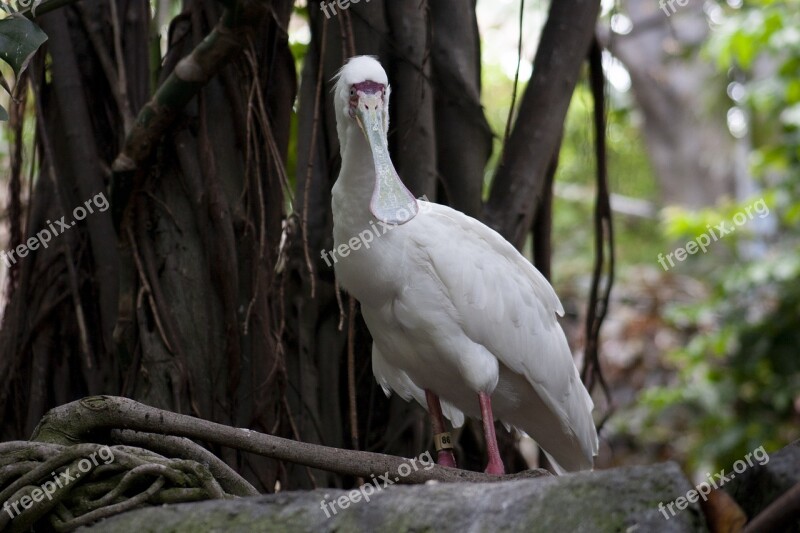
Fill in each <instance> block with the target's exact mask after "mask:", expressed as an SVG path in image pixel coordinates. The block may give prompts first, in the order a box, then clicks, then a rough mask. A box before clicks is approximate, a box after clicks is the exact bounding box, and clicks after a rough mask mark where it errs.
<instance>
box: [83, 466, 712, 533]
mask: <svg viewBox="0 0 800 533" xmlns="http://www.w3.org/2000/svg"><path fill="white" fill-rule="evenodd" d="M691 488H692V487H691V485H690V483H689V481H688V480H687V479H686V478H685V477H684V475H683V473H682V472H681V470H680V468H679V467H678V465H676V464H675V463H662V464H658V465H653V466H646V467H645V466H639V467H628V468H619V469H615V470H603V471H598V472H593V473H580V474H573V475H568V476H562V477H549V478H539V479H525V480H519V481H506V482H499V483H476V484H472V483H452V484H443V483H439V484H429V485H416V486H410V485H404V486H400V485H393V486H390V487H387V488H386V489H383V488H381V490H375V492H374V494H372V495H369V494H368V493H369V490H370V489H368V488H366V486H365V487H363V489H364V493H365V494H367V496H369V501H365V500H364V499H363V495H362V493H360V492H358V491H355V492H353V491H344V490H333V489H319V490H315V491H308V492H283V493H279V494H272V495H265V496H259V497H255V498H243V499H238V500H228V501H220V500H217V501H207V502H197V503H187V504H181V505H172V506H163V507H157V508H145V509H139V510H135V511H131V512H129V513H125V514H123V515H119V516H116V517H113V518H110V519H108V520H105V521H103V522H100V523H98V524H95V525H94V526H92V527H90V528H85V529H84V530H83V531H92V532H104V531H108V532H113V533H147V532H151V531H152V532H155V531H158V532H162V531H163V532H190V533H198V532H201V531H202V532H206V531H225V532H240V531H241V532H251V531H258V532H271V531H275V532H278V531H280V532H287V531H288V532H292V531H347V532H349V531H436V532H442V531H459V532H461V531H464V532H473V531H474V532H479V531H526V532H529V531H547V532H551V531H553V532H569V531H586V532H591V533H596V532H616V531H619V532H633V531H637V532H642V533H643V532H651V531H658V532H671V531H675V532H687V531H689V532H691V531H707V529H706V525H705V519H704V518H703V515H702V512H701V510H700V507H699V505H698V504H696V503H695V504H690V505H689V507H688V508H686V509H684V510H682V511H679V512H677V513H676V515H675V516H671V517H670V518H669V519H666V518H664V514H662V512H659V509H658V504H659V502H663V503H664V504H665V505H666V504H668V503H669V502H671V501H672V500H674V499H676V498H677V497H679V496H683V495H685V494H686V493H687V492H688V491H689V490H691ZM348 494H353V495H355V494H357V495H358V498H357V499H358V500H359V501H353V502H352V503H350V502H347V508H346V509H342V508H341V507H340V506H339V504H338V503H337V504H335V505H336V513H335V514H334V513H333V510H332V509H331V507H330V505H331V503H330V502H333V501H334V500H336V499H338V498H341V497H342V496H345V495H348ZM355 499H356V498H353V500H355ZM323 501H326V502H329V503H328V505H327V512H328V514H329V515H330V517H328V516H326V513H325V511H323V510H322V508H321V507H322V502H323ZM342 503H346V502H345V500H344V499H342Z"/></svg>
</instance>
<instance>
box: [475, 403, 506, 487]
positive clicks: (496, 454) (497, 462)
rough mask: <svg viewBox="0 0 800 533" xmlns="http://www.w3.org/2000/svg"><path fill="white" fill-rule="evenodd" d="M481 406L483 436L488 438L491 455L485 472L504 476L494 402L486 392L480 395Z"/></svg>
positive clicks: (487, 446) (487, 445)
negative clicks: (495, 422) (496, 431)
mask: <svg viewBox="0 0 800 533" xmlns="http://www.w3.org/2000/svg"><path fill="white" fill-rule="evenodd" d="M478 401H480V404H481V418H482V419H483V435H484V437H485V438H486V450H487V451H488V453H489V464H488V465H486V470H485V472H486V473H487V474H494V475H495V476H502V475H503V474H505V473H506V469H505V468H504V467H503V460H502V459H500V449H499V448H498V447H497V436H496V435H495V433H494V415H493V414H492V400H491V397H490V396H489V395H488V394H486V393H485V392H479V393H478Z"/></svg>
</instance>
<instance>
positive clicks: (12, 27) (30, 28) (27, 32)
mask: <svg viewBox="0 0 800 533" xmlns="http://www.w3.org/2000/svg"><path fill="white" fill-rule="evenodd" d="M46 40H47V35H45V33H44V32H43V31H42V30H41V29H40V28H39V26H37V25H36V24H34V23H33V22H31V21H30V20H28V19H27V18H25V17H24V16H22V15H19V14H15V15H12V16H10V17H8V18H4V19H3V20H0V59H2V60H3V61H5V62H6V63H8V64H9V65H11V68H13V69H14V74H15V75H16V76H17V77H19V75H20V74H21V73H22V71H23V70H25V67H27V66H28V61H30V60H31V57H32V56H33V54H34V53H35V52H36V50H38V49H39V47H40V46H41V45H42V43H44V42H45V41H46Z"/></svg>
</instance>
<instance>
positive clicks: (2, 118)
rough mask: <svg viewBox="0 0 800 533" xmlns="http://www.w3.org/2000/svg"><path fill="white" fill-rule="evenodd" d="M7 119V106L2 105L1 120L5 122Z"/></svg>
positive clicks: (0, 108)
mask: <svg viewBox="0 0 800 533" xmlns="http://www.w3.org/2000/svg"><path fill="white" fill-rule="evenodd" d="M7 120H8V111H6V110H5V108H4V107H3V106H1V105H0V122H5V121H7Z"/></svg>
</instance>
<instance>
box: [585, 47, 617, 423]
mask: <svg viewBox="0 0 800 533" xmlns="http://www.w3.org/2000/svg"><path fill="white" fill-rule="evenodd" d="M589 67H590V70H589V72H590V82H591V88H592V95H593V96H594V122H595V137H596V138H595V151H596V157H597V203H596V204H595V213H594V224H595V239H594V245H595V254H596V255H595V264H594V272H593V273H592V288H591V291H590V293H589V305H588V309H587V313H586V347H585V350H584V362H583V371H582V373H581V378H582V379H583V382H584V383H585V384H586V388H587V389H588V390H589V392H591V391H592V388H593V387H594V384H595V380H597V381H598V382H599V383H600V386H601V388H602V391H603V394H605V397H606V400H607V401H608V402H609V411H611V409H612V405H611V393H610V392H609V389H608V384H607V383H606V381H605V378H604V377H603V372H602V369H601V368H600V359H599V342H600V327H601V326H602V324H603V320H604V319H605V316H606V312H607V311H608V303H609V300H610V298H611V287H612V286H613V284H614V225H613V222H612V218H611V201H610V198H609V196H610V195H609V191H608V161H607V157H606V116H605V77H604V76H603V57H602V49H601V48H600V42H599V41H598V40H597V39H596V38H595V39H594V40H593V41H592V46H591V49H590V52H589ZM606 245H607V246H608V260H607V261H606V255H605V254H606ZM604 269H605V270H606V273H605V279H603V270H604ZM602 281H605V283H604V286H603V288H602V295H600V291H601V289H600V285H601V282H602Z"/></svg>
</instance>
